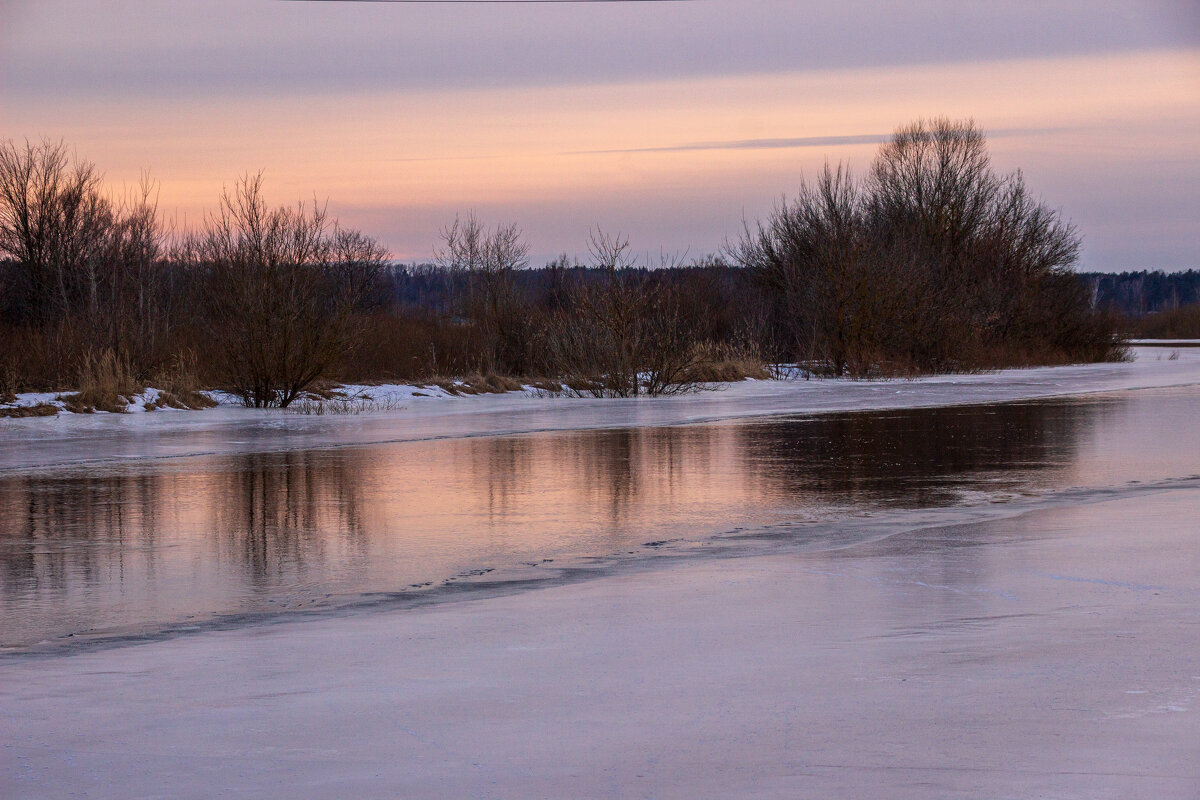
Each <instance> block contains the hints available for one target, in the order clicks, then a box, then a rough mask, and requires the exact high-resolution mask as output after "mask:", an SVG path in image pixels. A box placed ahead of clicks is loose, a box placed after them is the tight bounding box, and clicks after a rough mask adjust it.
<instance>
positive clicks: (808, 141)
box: [563, 128, 1066, 155]
mask: <svg viewBox="0 0 1200 800" xmlns="http://www.w3.org/2000/svg"><path fill="white" fill-rule="evenodd" d="M1065 130H1066V129H1065V128H1003V129H1000V130H989V131H986V133H987V135H988V137H989V138H1003V137H1008V136H1031V135H1040V134H1051V133H1061V132H1063V131H1065ZM891 138H892V135H891V134H890V133H861V134H849V135H844V136H796V137H791V138H772V139H730V140H726V141H718V142H688V143H686V144H676V145H667V146H665V147H629V148H623V149H617V150H577V151H573V152H569V153H564V154H563V155H609V154H617V153H690V152H693V151H696V150H790V149H794V148H801V147H838V146H842V145H855V144H882V143H883V142H886V141H888V140H889V139H891Z"/></svg>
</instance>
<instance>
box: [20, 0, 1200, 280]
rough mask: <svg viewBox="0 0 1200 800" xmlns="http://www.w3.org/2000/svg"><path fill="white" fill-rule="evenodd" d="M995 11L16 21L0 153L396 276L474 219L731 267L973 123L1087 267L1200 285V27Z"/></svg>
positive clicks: (920, 5) (341, 13) (80, 10)
mask: <svg viewBox="0 0 1200 800" xmlns="http://www.w3.org/2000/svg"><path fill="white" fill-rule="evenodd" d="M830 5H832V4H830ZM991 5H992V4H975V3H961V2H929V1H925V2H922V1H921V0H910V1H909V2H904V3H900V2H896V3H870V4H868V3H861V2H847V3H839V4H837V7H836V8H832V7H830V6H827V5H818V4H808V3H803V2H786V1H784V0H779V1H778V2H773V1H772V0H693V1H692V2H679V3H605V4H597V5H595V6H588V5H579V4H564V5H550V6H547V5H525V4H509V5H507V6H506V7H505V6H503V5H501V4H495V5H457V4H453V5H447V4H438V3H428V4H424V5H411V4H387V3H363V4H358V3H303V2H301V3H292V2H269V1H267V0H263V1H262V2H240V1H239V2H229V3H224V2H206V3H202V4H197V3H169V2H153V3H149V2H148V3H136V2H97V1H96V0H91V1H89V2H77V3H67V2H62V3H59V2H36V3H35V2H7V1H2V2H0V20H2V22H3V25H2V28H0V47H2V51H0V137H3V138H10V137H11V138H15V139H18V140H19V139H22V138H25V137H32V138H37V137H41V136H49V137H52V138H55V139H58V138H63V139H65V140H66V141H68V142H69V143H71V144H72V145H73V146H75V147H76V149H77V150H78V152H79V154H80V155H81V156H83V157H86V158H88V159H91V160H92V161H95V162H96V163H97V165H98V166H99V167H100V168H101V169H102V170H103V171H104V172H105V174H106V176H107V178H108V180H109V181H110V183H112V184H113V186H114V187H115V188H118V189H119V188H120V186H121V185H122V184H132V183H136V182H137V180H138V178H139V175H140V174H141V172H142V171H143V170H149V171H150V172H151V174H152V175H153V176H154V177H155V178H156V179H158V180H159V181H160V182H161V195H160V206H161V208H162V209H163V211H164V212H165V213H166V214H167V215H168V216H169V217H173V218H176V219H178V220H180V221H181V222H186V223H190V222H194V221H196V220H198V219H200V218H201V217H202V215H203V213H204V210H205V209H206V208H211V207H212V206H213V204H214V202H215V199H216V197H217V195H218V194H219V193H220V191H221V187H222V185H223V184H228V183H231V182H232V181H233V180H234V179H235V178H236V177H237V176H238V175H240V174H242V173H244V172H246V171H254V170H258V169H263V170H265V172H266V176H267V188H268V192H269V193H270V194H271V195H272V197H273V199H275V200H278V201H279V202H291V201H294V200H296V199H298V198H311V197H312V196H313V194H314V193H315V194H316V195H317V196H318V197H320V198H322V199H325V198H328V200H329V202H330V208H331V210H332V211H333V212H334V213H335V214H337V215H338V216H339V217H340V218H341V219H342V221H343V222H344V223H347V224H351V225H355V226H358V227H361V228H363V229H365V230H366V231H367V232H369V233H371V234H373V235H375V236H377V237H379V238H380V239H381V240H382V241H384V242H385V243H386V244H387V245H388V246H389V247H390V248H391V249H392V251H393V254H394V255H395V256H396V257H397V258H403V259H426V258H428V257H429V256H430V254H431V252H432V250H433V247H434V245H435V244H436V241H437V235H438V230H439V228H440V227H441V226H443V225H445V224H446V223H447V222H449V221H450V220H452V219H453V217H454V215H455V213H456V212H459V211H466V210H469V209H475V210H476V211H477V212H478V213H479V214H480V215H481V216H482V217H484V218H485V219H488V220H501V221H509V220H512V221H517V222H518V223H520V224H521V225H522V226H523V227H524V229H525V230H526V232H527V233H528V235H529V238H530V241H531V244H532V246H533V251H534V253H535V256H536V260H541V259H545V258H548V257H550V256H552V255H554V254H556V253H558V252H562V251H565V252H568V253H570V254H572V255H574V254H577V253H579V254H582V250H583V245H584V243H585V242H586V239H587V233H588V230H589V229H591V228H593V227H595V226H601V227H603V228H604V229H606V230H610V231H621V232H623V233H626V234H628V235H629V236H630V238H631V240H632V241H633V244H634V246H635V247H636V248H638V249H639V250H641V251H644V252H654V253H658V252H659V251H660V250H666V251H669V252H682V251H687V252H689V253H690V254H692V255H700V254H704V253H708V252H712V251H714V250H716V249H717V248H719V247H720V246H721V243H722V242H723V241H724V240H725V239H726V238H727V237H733V236H736V235H737V234H738V232H739V231H740V229H741V225H742V219H743V217H744V216H745V217H748V218H751V219H752V218H754V217H756V216H759V215H761V214H763V213H765V212H766V211H767V210H768V209H769V208H770V206H771V204H772V203H773V202H774V201H775V200H776V199H777V198H778V197H780V196H781V195H783V194H785V193H790V192H793V191H794V190H795V188H796V186H797V185H798V183H799V181H800V179H801V177H802V175H804V174H812V172H813V171H814V170H816V169H819V168H820V166H821V165H822V163H823V162H824V161H825V160H826V159H829V160H833V161H837V160H843V159H844V160H848V161H849V162H850V163H851V165H852V166H853V167H854V168H856V169H858V170H865V169H866V167H867V166H868V164H869V162H870V158H871V154H872V153H873V151H874V149H875V147H876V145H875V144H874V142H875V141H877V140H878V139H879V138H880V137H882V136H885V135H886V134H888V133H889V132H890V131H891V130H892V129H893V128H895V127H896V126H897V125H899V124H902V123H904V122H906V121H908V120H911V119H913V118H916V117H919V116H930V115H948V116H952V117H965V116H970V117H974V118H975V119H976V120H977V121H978V122H979V123H980V124H981V125H983V126H984V127H985V128H986V129H987V130H989V131H991V132H992V151H993V154H994V158H995V162H996V164H997V166H998V167H1000V168H1002V169H1004V170H1010V169H1015V168H1018V167H1020V168H1022V169H1023V170H1024V172H1025V174H1026V177H1027V180H1028V182H1029V183H1030V184H1031V186H1032V187H1033V188H1034V190H1035V191H1036V192H1038V193H1039V194H1040V195H1042V196H1043V198H1044V199H1045V200H1046V201H1047V202H1048V203H1050V204H1051V205H1052V206H1054V207H1058V208H1061V209H1062V210H1063V212H1064V214H1065V215H1066V216H1068V217H1069V218H1071V219H1072V220H1074V221H1075V223H1076V224H1077V225H1078V227H1079V229H1080V232H1081V233H1082V234H1083V236H1084V241H1085V246H1084V253H1083V259H1082V264H1081V267H1082V268H1089V269H1106V270H1113V269H1124V268H1141V267H1151V268H1153V267H1161V268H1167V269H1178V268H1186V267H1200V192H1198V191H1197V190H1196V187H1197V186H1200V155H1198V154H1197V146H1196V145H1197V143H1198V142H1200V12H1197V11H1196V7H1195V5H1194V4H1193V3H1191V2H1186V1H1181V2H1168V1H1164V2H1158V3H1154V2H1115V0H1114V1H1108V0H1093V1H1092V2H1085V1H1084V0H1071V1H1068V0H1059V1H1057V2H1054V1H1051V0H1043V1H1042V2H1036V3H1035V2H1023V1H1022V0H1018V1H1017V2H1011V3H1004V4H996V5H999V6H1001V8H992V7H991Z"/></svg>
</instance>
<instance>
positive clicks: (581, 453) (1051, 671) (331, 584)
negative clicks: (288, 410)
mask: <svg viewBox="0 0 1200 800" xmlns="http://www.w3.org/2000/svg"><path fill="white" fill-rule="evenodd" d="M1189 359H1190V356H1189V357H1185V358H1181V359H1180V360H1179V361H1177V362H1172V363H1170V364H1166V363H1163V364H1151V365H1146V364H1145V363H1143V364H1142V365H1141V367H1140V368H1141V369H1143V372H1142V373H1138V372H1137V370H1138V369H1139V365H1136V364H1134V365H1119V366H1117V367H1108V366H1101V367H1096V368H1094V373H1089V374H1093V375H1098V374H1102V371H1104V370H1116V371H1117V372H1115V373H1106V374H1109V375H1110V376H1111V375H1112V374H1116V375H1117V376H1118V378H1120V380H1128V381H1132V382H1134V383H1136V379H1137V377H1138V375H1139V374H1141V375H1143V376H1145V375H1147V374H1150V375H1152V377H1153V380H1149V381H1147V383H1150V384H1151V387H1152V388H1143V389H1137V390H1129V389H1126V388H1123V387H1121V386H1112V385H1111V381H1110V380H1109V378H1105V380H1104V381H1101V382H1100V383H1099V384H1097V383H1095V382H1093V383H1091V384H1088V383H1087V382H1086V375H1085V377H1084V378H1079V379H1078V383H1079V384H1082V385H1083V386H1084V388H1085V389H1086V390H1087V391H1089V392H1091V393H1089V394H1086V395H1081V396H1063V397H1044V396H1041V394H1039V396H1038V397H1026V398H1024V399H1013V398H1009V397H1008V396H1007V395H1006V392H1012V391H1017V390H1014V389H1013V381H1012V378H1011V375H1012V374H1011V373H1001V374H1000V375H996V376H970V377H969V378H968V379H967V380H966V382H967V387H966V388H964V389H961V390H960V391H961V392H962V393H966V394H968V395H971V393H972V392H974V393H975V394H974V395H973V396H972V400H973V401H975V404H974V405H966V406H962V405H946V404H945V403H944V402H943V400H944V398H941V395H940V394H937V392H941V391H943V390H942V389H939V388H937V384H936V383H931V384H925V385H932V386H933V387H934V388H935V390H936V391H935V392H934V394H932V395H931V397H933V400H931V401H930V403H929V405H930V406H931V407H916V408H902V407H899V408H898V407H887V406H886V404H885V403H876V405H877V406H880V405H882V406H883V407H876V408H875V409H874V410H870V411H863V412H857V413H848V412H844V411H837V410H833V413H822V414H815V415H813V414H808V415H805V414H798V413H796V414H790V415H788V414H784V415H779V414H776V415H775V416H770V417H762V416H757V417H747V418H737V417H738V415H736V414H733V415H730V414H716V415H713V416H718V417H723V418H721V419H710V420H708V421H703V420H688V419H663V418H661V415H663V414H664V413H665V414H666V415H667V416H670V414H672V413H675V412H671V411H670V409H671V408H672V407H671V406H669V405H667V406H654V407H652V408H656V409H660V410H658V411H655V412H654V413H655V414H658V415H660V416H658V417H655V416H654V415H651V417H652V418H651V419H649V420H643V422H645V423H646V424H640V425H638V424H634V425H625V426H621V425H618V424H617V423H618V422H619V421H620V418H621V415H622V414H628V413H630V412H629V411H628V409H631V408H633V409H638V408H639V407H636V406H630V405H626V406H621V405H614V406H611V407H610V408H611V409H613V410H612V411H606V412H605V413H608V414H611V415H612V419H610V420H609V421H610V422H612V423H613V424H612V425H611V426H610V427H607V428H605V429H601V430H571V429H569V428H570V426H566V425H544V424H541V421H544V420H543V417H544V416H545V414H547V413H557V412H556V411H554V410H553V408H551V409H550V410H549V411H546V410H542V409H539V410H535V412H534V413H536V414H537V415H541V416H540V417H539V420H541V421H539V422H538V424H536V425H531V426H529V427H537V428H539V430H537V431H509V432H504V431H496V432H492V433H491V435H488V434H489V432H488V431H486V430H472V431H470V432H471V434H472V435H461V436H450V437H442V436H441V435H440V434H439V435H438V436H431V435H422V436H418V437H408V440H391V441H380V439H395V438H397V437H390V436H388V435H386V434H387V431H386V430H385V428H386V427H387V425H395V421H394V420H390V421H389V420H387V419H382V420H376V421H371V422H369V423H367V424H364V425H359V424H357V423H355V422H354V421H346V420H343V421H333V422H332V423H329V422H321V423H320V426H319V427H320V428H321V430H320V431H316V430H315V429H313V430H309V431H308V434H312V435H314V436H315V437H316V439H317V441H310V440H309V439H307V438H306V437H307V436H308V434H305V427H306V425H309V423H307V422H305V421H303V420H301V421H300V423H299V424H298V425H297V426H296V428H295V429H293V430H287V431H285V432H284V434H285V435H283V436H282V438H278V437H277V438H276V439H274V440H273V441H275V442H276V444H278V443H280V442H283V443H285V444H286V445H287V448H286V449H275V450H271V449H270V448H268V447H259V448H257V449H247V448H245V447H244V446H243V442H244V441H245V440H246V439H248V438H252V437H246V439H244V438H243V435H244V434H245V433H246V432H247V428H246V426H247V425H248V424H249V425H251V426H253V425H257V424H258V423H257V422H251V423H245V422H242V421H239V420H240V419H242V418H241V417H236V415H234V416H235V417H236V418H234V417H231V418H230V420H228V421H229V423H230V425H232V427H231V428H230V430H229V431H226V432H225V433H221V432H219V431H217V432H214V427H213V426H209V427H208V428H203V427H201V428H198V429H196V430H193V431H189V430H188V428H187V426H189V425H192V424H193V423H192V420H195V419H197V418H198V417H197V416H187V417H183V416H181V417H180V420H181V421H180V423H179V424H178V426H176V427H174V428H172V425H174V424H175V423H171V424H170V425H164V426H163V432H161V433H158V434H153V442H152V443H151V445H150V447H149V449H150V450H152V451H155V452H154V453H153V454H155V455H160V456H175V457H162V458H151V459H128V458H121V457H118V456H119V454H118V453H117V451H118V450H122V449H125V448H128V447H130V446H131V443H132V442H134V441H136V440H138V439H140V438H142V437H144V436H146V435H147V434H146V433H145V432H141V431H137V429H136V428H133V427H131V428H130V429H131V430H134V431H135V433H134V434H129V435H122V436H116V437H113V439H114V441H115V442H116V444H112V443H110V445H109V449H108V450H107V451H104V450H101V451H91V452H85V451H84V450H80V451H79V452H78V453H76V454H75V455H74V456H70V446H69V445H70V442H71V441H72V436H74V437H75V439H74V440H75V441H77V442H78V441H88V437H89V436H94V435H96V434H95V432H94V431H91V430H90V429H88V428H86V427H85V428H81V429H80V431H76V432H75V433H72V432H71V431H70V430H67V431H66V432H65V433H62V434H59V433H54V434H45V435H42V440H44V441H46V442H49V443H51V445H50V446H48V447H46V448H45V449H44V450H43V451H41V455H39V451H38V449H37V448H36V447H34V446H32V445H31V444H29V442H34V441H36V440H37V437H30V438H29V439H28V440H27V441H26V444H25V445H22V446H21V447H17V448H15V449H14V450H12V451H11V452H12V453H14V454H15V455H13V456H11V457H10V458H11V459H12V460H14V461H20V462H22V463H25V464H26V467H22V468H15V467H12V468H9V469H7V470H2V469H0V567H2V572H0V581H2V583H0V637H2V642H3V645H4V650H3V652H0V797H5V798H9V797H11V798H39V797H67V796H81V797H111V796H122V797H130V798H142V797H162V796H170V797H174V798H193V797H194V798H203V797H213V796H238V797H249V798H268V797H278V796H288V797H296V798H326V797H328V798H334V797H350V796H353V797H394V796H402V797H429V798H434V797H497V798H509V797H511V798H526V797H680V798H692V797H701V796H712V797H812V798H817V797H835V796H839V797H852V796H853V797H904V798H928V797H963V798H967V797H997V798H1026V797H1056V798H1058V797H1062V798H1072V797H1078V798H1085V797H1086V798H1104V797H1111V798H1127V797H1147V798H1150V797H1153V798H1195V797H1197V796H1200V769H1198V768H1197V766H1196V765H1197V764H1198V763H1200V746H1198V745H1197V742H1200V716H1198V715H1200V523H1198V522H1197V520H1200V384H1197V380H1196V372H1197V364H1196V363H1193V362H1192V361H1191V360H1189ZM1068 369H1075V368H1068ZM1080 369H1086V368H1080ZM1122 369H1127V370H1129V372H1124V373H1122V372H1120V370H1122ZM1169 370H1176V372H1175V373H1174V374H1175V376H1176V377H1175V378H1174V379H1168V378H1169V375H1170V373H1169ZM1045 374H1050V375H1062V374H1063V373H1053V371H1050V372H1049V373H1045ZM1122 375H1124V377H1121V376H1122ZM1130 375H1132V378H1130V377H1129V376H1130ZM976 378H978V380H976ZM987 380H993V381H994V382H995V386H994V387H993V389H992V390H991V391H992V393H993V394H994V395H996V396H998V398H1000V399H1006V400H1007V401H1006V402H992V403H989V402H985V401H986V399H987V383H986V381H987ZM1071 380H1075V379H1074V378H1072V379H1070V380H1067V381H1066V383H1067V384H1068V387H1067V388H1068V390H1069V384H1070V383H1071ZM1105 381H1109V382H1108V383H1106V382H1105ZM1172 383H1173V384H1175V385H1171V384H1172ZM1045 384H1046V381H1044V380H1041V381H1039V382H1038V384H1037V385H1038V387H1043V388H1044V386H1045ZM831 386H832V387H834V388H836V385H831V384H826V385H824V386H821V387H818V388H817V389H816V390H815V391H817V392H819V393H826V392H830V393H832V392H833V388H829V387H831ZM921 386H922V384H920V383H917V384H909V383H905V384H876V385H863V384H858V385H844V390H845V392H846V393H847V396H851V397H852V396H854V393H856V392H857V393H858V395H859V396H862V395H864V394H868V393H870V392H878V393H879V396H881V397H882V393H883V392H887V393H888V394H889V396H890V395H891V394H894V392H895V391H896V390H897V389H899V390H902V391H904V392H909V393H913V394H919V393H920V392H921V391H922V389H921ZM893 387H895V388H893ZM972 387H975V388H972ZM786 388H787V387H784V389H786ZM764 391H768V392H782V391H783V389H778V388H776V387H768V388H767V389H765V390H764ZM797 391H798V392H799V393H801V394H802V393H803V392H804V388H803V387H797ZM1038 391H1039V392H1041V391H1042V389H1041V388H1039V389H1038ZM1017 393H1018V394H1019V393H1020V392H1019V391H1017ZM938 398H941V399H940V400H939V399H938ZM693 402H694V403H712V402H715V401H714V400H713V399H711V398H707V399H706V398H699V399H697V400H695V401H693ZM769 404H770V405H773V406H780V405H783V401H782V400H780V399H779V398H778V397H774V396H773V397H772V399H771V400H770V403H769ZM918 404H919V403H918ZM863 405H864V406H866V407H870V406H871V403H870V402H866V403H863ZM622 408H624V409H626V410H625V411H622V410H621V409H622ZM640 408H642V409H644V408H647V406H641V407H640ZM663 408H665V409H667V411H666V412H663V411H661V409H663ZM677 408H679V409H685V408H687V406H686V405H680V406H677ZM776 410H778V409H776ZM637 413H639V414H644V413H645V412H643V411H640V410H639V411H638V412H637ZM701 416H707V415H701ZM213 419H216V420H221V419H222V418H221V417H214V418H213ZM245 419H251V418H250V417H246V418H245ZM511 419H512V420H516V425H517V427H521V425H522V424H524V423H521V420H520V418H519V415H518V414H512V415H511ZM510 421H511V420H510ZM167 422H170V420H167ZM434 422H435V423H436V424H439V425H443V426H446V427H453V426H454V425H458V426H459V427H460V428H462V427H463V426H464V425H465V426H466V427H467V428H469V427H470V425H472V424H473V425H475V426H476V428H486V427H488V426H492V425H494V424H495V423H494V422H487V423H486V424H480V423H479V420H478V419H476V420H474V421H473V422H471V423H469V424H468V423H464V422H463V421H462V420H461V419H460V420H459V421H457V422H454V421H453V420H449V421H447V420H441V421H438V420H437V419H435V420H434ZM681 422H690V424H678V423H681ZM84 423H86V425H87V426H93V425H94V426H103V425H108V424H109V423H108V422H107V421H105V420H99V421H97V422H95V423H93V422H92V421H87V420H85V421H84ZM84 423H80V424H84ZM116 423H120V424H126V423H125V421H122V420H116V421H115V422H114V423H113V424H116ZM222 424H224V423H222ZM337 425H343V426H346V430H347V432H348V438H350V439H354V438H355V437H356V436H357V437H359V438H361V441H357V442H356V443H354V444H352V445H350V446H343V447H333V446H330V444H332V442H330V441H329V436H330V431H331V430H333V428H332V427H330V426H337ZM12 430H13V429H10V431H9V433H11V432H12ZM16 430H18V431H20V430H24V429H16ZM231 431H232V432H236V436H231V435H230V432H231ZM297 431H299V432H300V434H299V435H297ZM318 433H319V435H317V434H318ZM426 433H428V430H426ZM260 434H261V435H262V437H263V438H261V439H260V440H259V441H260V445H261V444H262V443H264V442H267V443H269V441H271V435H270V434H269V433H263V432H261V431H260ZM399 438H400V439H404V438H405V437H403V436H401V437H399ZM197 440H199V442H200V444H199V445H198V444H197ZM214 443H215V445H217V446H214ZM306 444H307V445H309V446H306ZM193 450H208V451H210V452H207V453H200V452H197V453H195V454H191V455H180V453H186V452H191V451H193ZM97 452H98V455H97ZM65 456H66V457H65ZM39 458H40V459H42V462H41V463H39V464H36V465H35V464H33V462H36V461H37V460H38V459H39Z"/></svg>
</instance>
